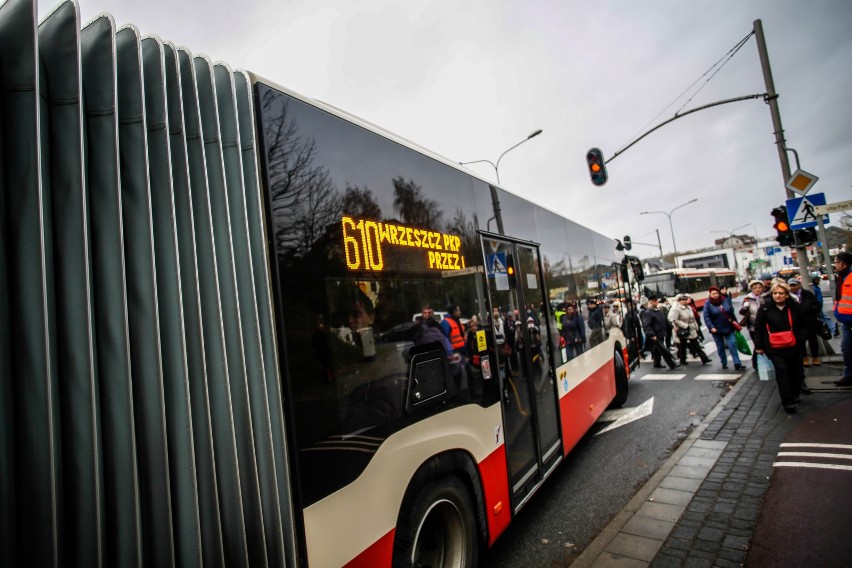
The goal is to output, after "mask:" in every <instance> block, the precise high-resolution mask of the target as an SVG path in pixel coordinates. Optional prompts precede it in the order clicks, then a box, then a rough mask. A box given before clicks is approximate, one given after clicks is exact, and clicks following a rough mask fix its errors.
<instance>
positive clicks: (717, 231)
mask: <svg viewBox="0 0 852 568" xmlns="http://www.w3.org/2000/svg"><path fill="white" fill-rule="evenodd" d="M749 225H751V223H746V224H745V225H740V226H739V227H736V228H735V229H731V230H730V231H725V230H724V229H723V230H717V229H714V230H712V231H710V232H711V233H722V234H724V235H728V242H729V243H731V248H733V249H734V272H736V273H737V278H739V277H740V267H739V264H738V263H737V247H735V246H734V245H733V243H732V241H733V239H734V233H735V232H736V231H738V230H740V229H742V228H743V227H748V226H749Z"/></svg>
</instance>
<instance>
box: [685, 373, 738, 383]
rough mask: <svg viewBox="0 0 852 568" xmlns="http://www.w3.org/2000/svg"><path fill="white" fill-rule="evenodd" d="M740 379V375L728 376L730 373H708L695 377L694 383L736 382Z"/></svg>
mask: <svg viewBox="0 0 852 568" xmlns="http://www.w3.org/2000/svg"><path fill="white" fill-rule="evenodd" d="M740 377H742V375H740V374H733V375H732V374H730V373H708V374H706V375H698V376H697V377H695V380H696V381H736V380H737V379H739V378H740Z"/></svg>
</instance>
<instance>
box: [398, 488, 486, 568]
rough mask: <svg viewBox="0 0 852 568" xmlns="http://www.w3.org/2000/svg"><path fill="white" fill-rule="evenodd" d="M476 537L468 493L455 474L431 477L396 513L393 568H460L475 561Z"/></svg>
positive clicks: (474, 517) (474, 520)
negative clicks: (406, 507)
mask: <svg viewBox="0 0 852 568" xmlns="http://www.w3.org/2000/svg"><path fill="white" fill-rule="evenodd" d="M478 556H479V536H478V531H477V528H476V515H475V513H474V508H473V504H472V501H471V496H470V492H469V491H468V489H467V487H466V486H465V484H464V483H462V481H461V480H460V479H459V478H458V477H456V476H455V475H448V476H445V477H442V478H440V479H437V480H434V481H432V482H430V483H428V484H426V486H424V487H423V489H422V490H421V491H419V492H418V493H417V498H416V499H415V500H414V503H413V505H412V506H411V507H410V508H409V509H408V510H407V511H403V512H402V513H401V514H400V522H399V523H398V524H397V527H396V535H395V538H394V550H393V565H394V566H395V567H405V568H409V567H429V568H446V567H453V568H464V567H466V566H476V565H477V562H478V561H479V558H478Z"/></svg>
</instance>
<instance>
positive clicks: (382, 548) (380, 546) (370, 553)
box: [328, 529, 395, 568]
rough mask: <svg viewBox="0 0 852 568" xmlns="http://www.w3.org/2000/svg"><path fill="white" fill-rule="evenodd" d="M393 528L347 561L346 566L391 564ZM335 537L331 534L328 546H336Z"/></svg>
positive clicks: (362, 567)
mask: <svg viewBox="0 0 852 568" xmlns="http://www.w3.org/2000/svg"><path fill="white" fill-rule="evenodd" d="M394 532H395V530H394V529H391V530H390V531H388V533H387V534H385V536H383V537H382V538H380V539H379V540H377V541H376V542H374V543H373V544H371V545H370V546H369V547H367V549H366V550H365V551H364V552H362V553H361V554H359V555H358V556H356V557H355V558H353V559H352V560H350V561H349V562H347V563H346V564H345V566H346V568H374V567H375V566H390V565H391V560H392V559H393V535H394ZM333 540H334V539H333V538H332V537H331V536H330V535H329V543H328V546H334V542H333Z"/></svg>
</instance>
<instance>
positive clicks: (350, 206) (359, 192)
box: [343, 185, 382, 220]
mask: <svg viewBox="0 0 852 568" xmlns="http://www.w3.org/2000/svg"><path fill="white" fill-rule="evenodd" d="M343 212H344V213H345V214H346V215H349V216H351V217H354V218H356V219H372V220H379V219H381V218H382V210H381V209H380V208H379V204H378V203H376V199H375V198H374V197H373V192H372V191H370V189H369V188H366V187H365V188H364V189H361V188H360V187H358V186H355V187H351V186H348V185H347V186H346V194H345V195H344V196H343Z"/></svg>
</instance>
